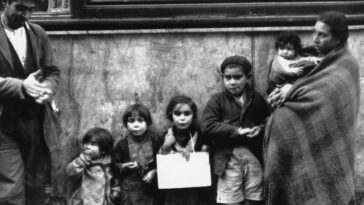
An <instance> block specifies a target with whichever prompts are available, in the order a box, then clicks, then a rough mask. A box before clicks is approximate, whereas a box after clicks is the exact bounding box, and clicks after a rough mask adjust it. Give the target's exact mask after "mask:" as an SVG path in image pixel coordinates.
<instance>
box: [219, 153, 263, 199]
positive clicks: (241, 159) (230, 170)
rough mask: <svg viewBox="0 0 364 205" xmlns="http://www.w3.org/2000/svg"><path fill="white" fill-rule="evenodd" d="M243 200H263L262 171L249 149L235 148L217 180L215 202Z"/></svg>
mask: <svg viewBox="0 0 364 205" xmlns="http://www.w3.org/2000/svg"><path fill="white" fill-rule="evenodd" d="M245 199H248V200H255V201H261V200H263V169H262V166H261V165H260V163H259V161H258V160H257V158H256V157H255V156H254V155H253V154H252V153H251V152H250V151H249V149H247V148H245V147H237V148H234V149H233V153H232V154H231V156H230V158H229V161H228V163H227V165H226V169H225V171H224V173H223V175H222V176H220V177H219V178H218V182H217V198H216V202H217V203H222V204H228V203H239V202H242V201H244V200H245Z"/></svg>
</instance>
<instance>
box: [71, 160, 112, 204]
mask: <svg viewBox="0 0 364 205" xmlns="http://www.w3.org/2000/svg"><path fill="white" fill-rule="evenodd" d="M110 162H111V158H110V156H105V157H103V158H99V159H97V160H91V161H90V162H87V161H85V160H84V158H83V157H82V156H80V157H77V158H76V159H75V160H73V161H72V162H71V163H69V164H68V165H67V174H68V175H69V176H73V177H81V184H80V186H79V187H78V188H77V189H76V191H75V192H74V193H73V194H72V197H71V202H70V204H71V205H109V204H111V201H110V198H109V194H110V179H111V172H110Z"/></svg>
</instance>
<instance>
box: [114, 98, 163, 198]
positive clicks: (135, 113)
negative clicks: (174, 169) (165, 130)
mask: <svg viewBox="0 0 364 205" xmlns="http://www.w3.org/2000/svg"><path fill="white" fill-rule="evenodd" d="M122 120H123V124H124V126H125V127H126V128H127V130H128V133H127V135H126V136H125V137H124V138H122V139H121V140H120V141H119V142H118V143H117V144H116V146H115V148H114V149H113V151H112V154H111V160H112V170H113V173H114V178H113V179H112V192H111V196H112V199H113V201H114V202H115V204H116V205H119V204H123V205H153V204H157V201H158V200H157V199H158V193H157V181H156V154H157V153H158V150H159V148H160V145H161V140H160V139H159V137H158V135H157V134H156V133H154V132H153V131H151V130H150V126H151V125H152V117H151V114H150V112H149V110H148V108H147V107H146V106H144V105H142V104H133V105H130V106H129V107H128V108H127V109H126V110H125V112H124V114H123V118H122Z"/></svg>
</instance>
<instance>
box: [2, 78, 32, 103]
mask: <svg viewBox="0 0 364 205" xmlns="http://www.w3.org/2000/svg"><path fill="white" fill-rule="evenodd" d="M22 84H23V80H21V79H17V78H11V77H6V78H3V77H0V98H1V99H9V100H24V99H25V98H26V95H25V91H24V88H23V85H22Z"/></svg>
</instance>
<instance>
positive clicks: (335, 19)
mask: <svg viewBox="0 0 364 205" xmlns="http://www.w3.org/2000/svg"><path fill="white" fill-rule="evenodd" d="M317 21H321V22H323V23H325V24H326V25H328V26H330V32H331V34H332V35H333V36H334V37H335V38H337V39H338V40H339V41H340V42H341V43H346V41H347V40H348V37H349V29H348V20H347V19H346V17H345V15H344V14H343V13H341V12H338V11H326V12H322V13H320V14H319V16H318V18H317Z"/></svg>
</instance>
